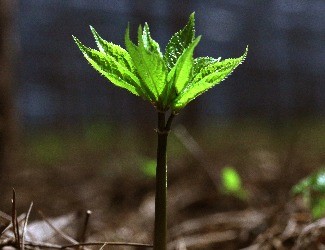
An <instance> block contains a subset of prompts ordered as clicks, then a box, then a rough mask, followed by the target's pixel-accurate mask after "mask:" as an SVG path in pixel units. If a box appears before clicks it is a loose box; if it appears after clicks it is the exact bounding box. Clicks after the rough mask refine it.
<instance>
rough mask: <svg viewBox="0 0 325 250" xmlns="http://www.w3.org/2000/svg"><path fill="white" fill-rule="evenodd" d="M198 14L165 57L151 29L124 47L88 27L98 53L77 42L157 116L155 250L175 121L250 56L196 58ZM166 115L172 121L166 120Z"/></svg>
mask: <svg viewBox="0 0 325 250" xmlns="http://www.w3.org/2000/svg"><path fill="white" fill-rule="evenodd" d="M194 23H195V19H194V13H193V14H191V15H190V18H189V21H188V23H187V24H186V26H185V27H184V28H183V29H181V30H180V31H178V32H177V33H175V34H174V35H173V36H172V37H171V39H170V40H169V42H168V44H167V46H166V48H165V53H164V54H163V53H162V52H161V50H160V46H159V44H158V43H157V42H156V41H155V40H153V39H152V37H151V35H150V31H149V26H148V24H147V23H145V25H144V26H143V27H142V26H141V25H140V26H139V28H138V43H137V44H135V43H133V42H132V41H131V39H130V34H129V27H127V29H126V33H125V46H126V49H123V48H122V47H120V46H119V45H115V44H113V43H111V42H107V41H106V40H104V39H103V38H102V37H101V36H100V35H99V34H98V33H97V32H96V30H95V29H94V28H93V27H90V29H91V32H92V34H93V36H94V38H95V41H96V44H97V47H98V50H96V49H92V48H89V47H86V46H85V45H83V44H82V43H81V42H80V41H79V40H78V39H77V38H76V37H73V38H74V40H75V42H76V44H77V45H78V47H79V49H80V50H81V52H82V53H83V55H84V57H85V58H86V59H87V61H88V62H89V63H90V65H91V66H92V67H93V68H94V69H95V70H97V71H98V72H99V73H100V74H102V75H103V76H104V77H105V78H107V79H108V80H109V81H110V82H111V83H113V84H114V85H116V86H118V87H121V88H124V89H126V90H128V91H129V92H131V93H132V94H134V95H136V96H139V97H141V98H142V99H144V100H146V101H149V102H150V103H151V104H152V105H153V106H154V107H155V108H156V110H157V114H158V128H157V130H156V131H157V135H158V147H157V164H156V199H155V227H154V249H156V250H165V249H166V236H167V220H166V219H167V211H166V199H167V164H166V163H167V157H166V149H167V137H168V134H169V131H170V128H171V124H172V121H173V119H174V117H175V115H177V114H178V113H179V112H180V111H181V110H182V109H183V108H184V107H185V106H186V105H187V104H188V103H189V102H190V101H192V100H194V99H195V98H196V97H198V96H199V95H201V94H202V93H204V92H205V91H207V90H208V89H210V88H212V87H213V86H215V85H216V84H218V83H220V82H221V81H222V80H224V79H225V78H226V77H227V76H228V75H229V74H230V73H232V72H233V70H234V69H235V68H236V67H237V66H238V65H239V64H241V63H242V62H243V61H244V59H245V57H246V55H247V48H246V51H245V52H244V54H243V55H242V56H240V57H238V58H231V59H225V60H221V58H218V59H214V58H212V57H198V58H193V53H194V49H195V47H196V46H197V45H198V43H199V41H200V39H201V36H198V37H196V36H195V27H194ZM167 114H168V119H166V115H167Z"/></svg>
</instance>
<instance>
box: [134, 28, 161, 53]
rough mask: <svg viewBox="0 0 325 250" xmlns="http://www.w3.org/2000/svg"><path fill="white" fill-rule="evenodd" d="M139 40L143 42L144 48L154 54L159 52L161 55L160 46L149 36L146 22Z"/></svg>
mask: <svg viewBox="0 0 325 250" xmlns="http://www.w3.org/2000/svg"><path fill="white" fill-rule="evenodd" d="M140 33H141V32H140ZM139 41H141V42H142V43H143V46H144V47H145V48H146V50H148V51H150V52H152V53H155V54H159V55H160V57H162V54H161V51H160V46H159V44H158V43H157V42H156V41H155V40H153V39H152V38H151V36H150V30H149V25H148V24H147V23H145V24H144V27H143V32H142V37H141V40H140V39H139Z"/></svg>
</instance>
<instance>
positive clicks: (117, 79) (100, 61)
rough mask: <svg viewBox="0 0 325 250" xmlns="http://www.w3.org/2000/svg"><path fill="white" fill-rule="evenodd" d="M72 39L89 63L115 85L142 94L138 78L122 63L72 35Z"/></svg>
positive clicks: (135, 93)
mask: <svg viewBox="0 0 325 250" xmlns="http://www.w3.org/2000/svg"><path fill="white" fill-rule="evenodd" d="M74 40H75V42H76V43H77V45H78V47H79V49H80V50H81V52H82V53H83V55H84V57H85V58H86V59H87V61H88V62H89V63H90V65H91V66H92V67H93V68H94V69H96V70H97V71H98V72H99V73H101V74H102V75H103V76H104V77H106V78H107V79H108V80H110V81H111V82H112V83H113V84H115V85H116V86H118V87H121V88H124V89H127V90H128V91H130V92H131V93H132V94H134V95H141V94H142V92H141V89H140V88H139V85H140V80H139V79H138V78H137V76H136V75H135V74H133V73H132V72H130V71H129V70H128V69H127V68H126V67H125V64H124V63H121V62H120V61H118V60H116V58H114V57H112V56H109V55H107V54H105V53H104V52H100V51H97V50H94V49H91V48H88V47H86V46H84V45H83V44H82V43H81V42H80V41H79V40H78V39H77V38H76V37H74ZM123 61H124V60H123Z"/></svg>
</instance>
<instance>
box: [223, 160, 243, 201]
mask: <svg viewBox="0 0 325 250" xmlns="http://www.w3.org/2000/svg"><path fill="white" fill-rule="evenodd" d="M220 178H221V190H222V192H223V193H225V194H229V195H233V196H235V197H238V198H240V199H246V198H247V191H246V190H245V188H244V187H243V185H242V180H241V177H240V175H239V174H238V172H237V171H236V169H235V168H233V167H231V166H225V167H224V168H223V169H222V170H221V176H220Z"/></svg>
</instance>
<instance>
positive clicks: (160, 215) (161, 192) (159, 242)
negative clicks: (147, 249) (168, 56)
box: [154, 112, 174, 250]
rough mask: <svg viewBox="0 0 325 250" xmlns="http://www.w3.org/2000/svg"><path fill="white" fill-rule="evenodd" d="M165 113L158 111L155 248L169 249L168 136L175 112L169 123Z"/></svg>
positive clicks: (157, 249)
mask: <svg viewBox="0 0 325 250" xmlns="http://www.w3.org/2000/svg"><path fill="white" fill-rule="evenodd" d="M165 115H166V114H165V112H158V129H157V134H158V147H157V168H156V199H155V231H154V250H166V249H167V137H168V134H169V130H170V126H171V123H172V120H173V118H174V114H171V115H170V117H169V119H168V121H167V123H166V120H165Z"/></svg>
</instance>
